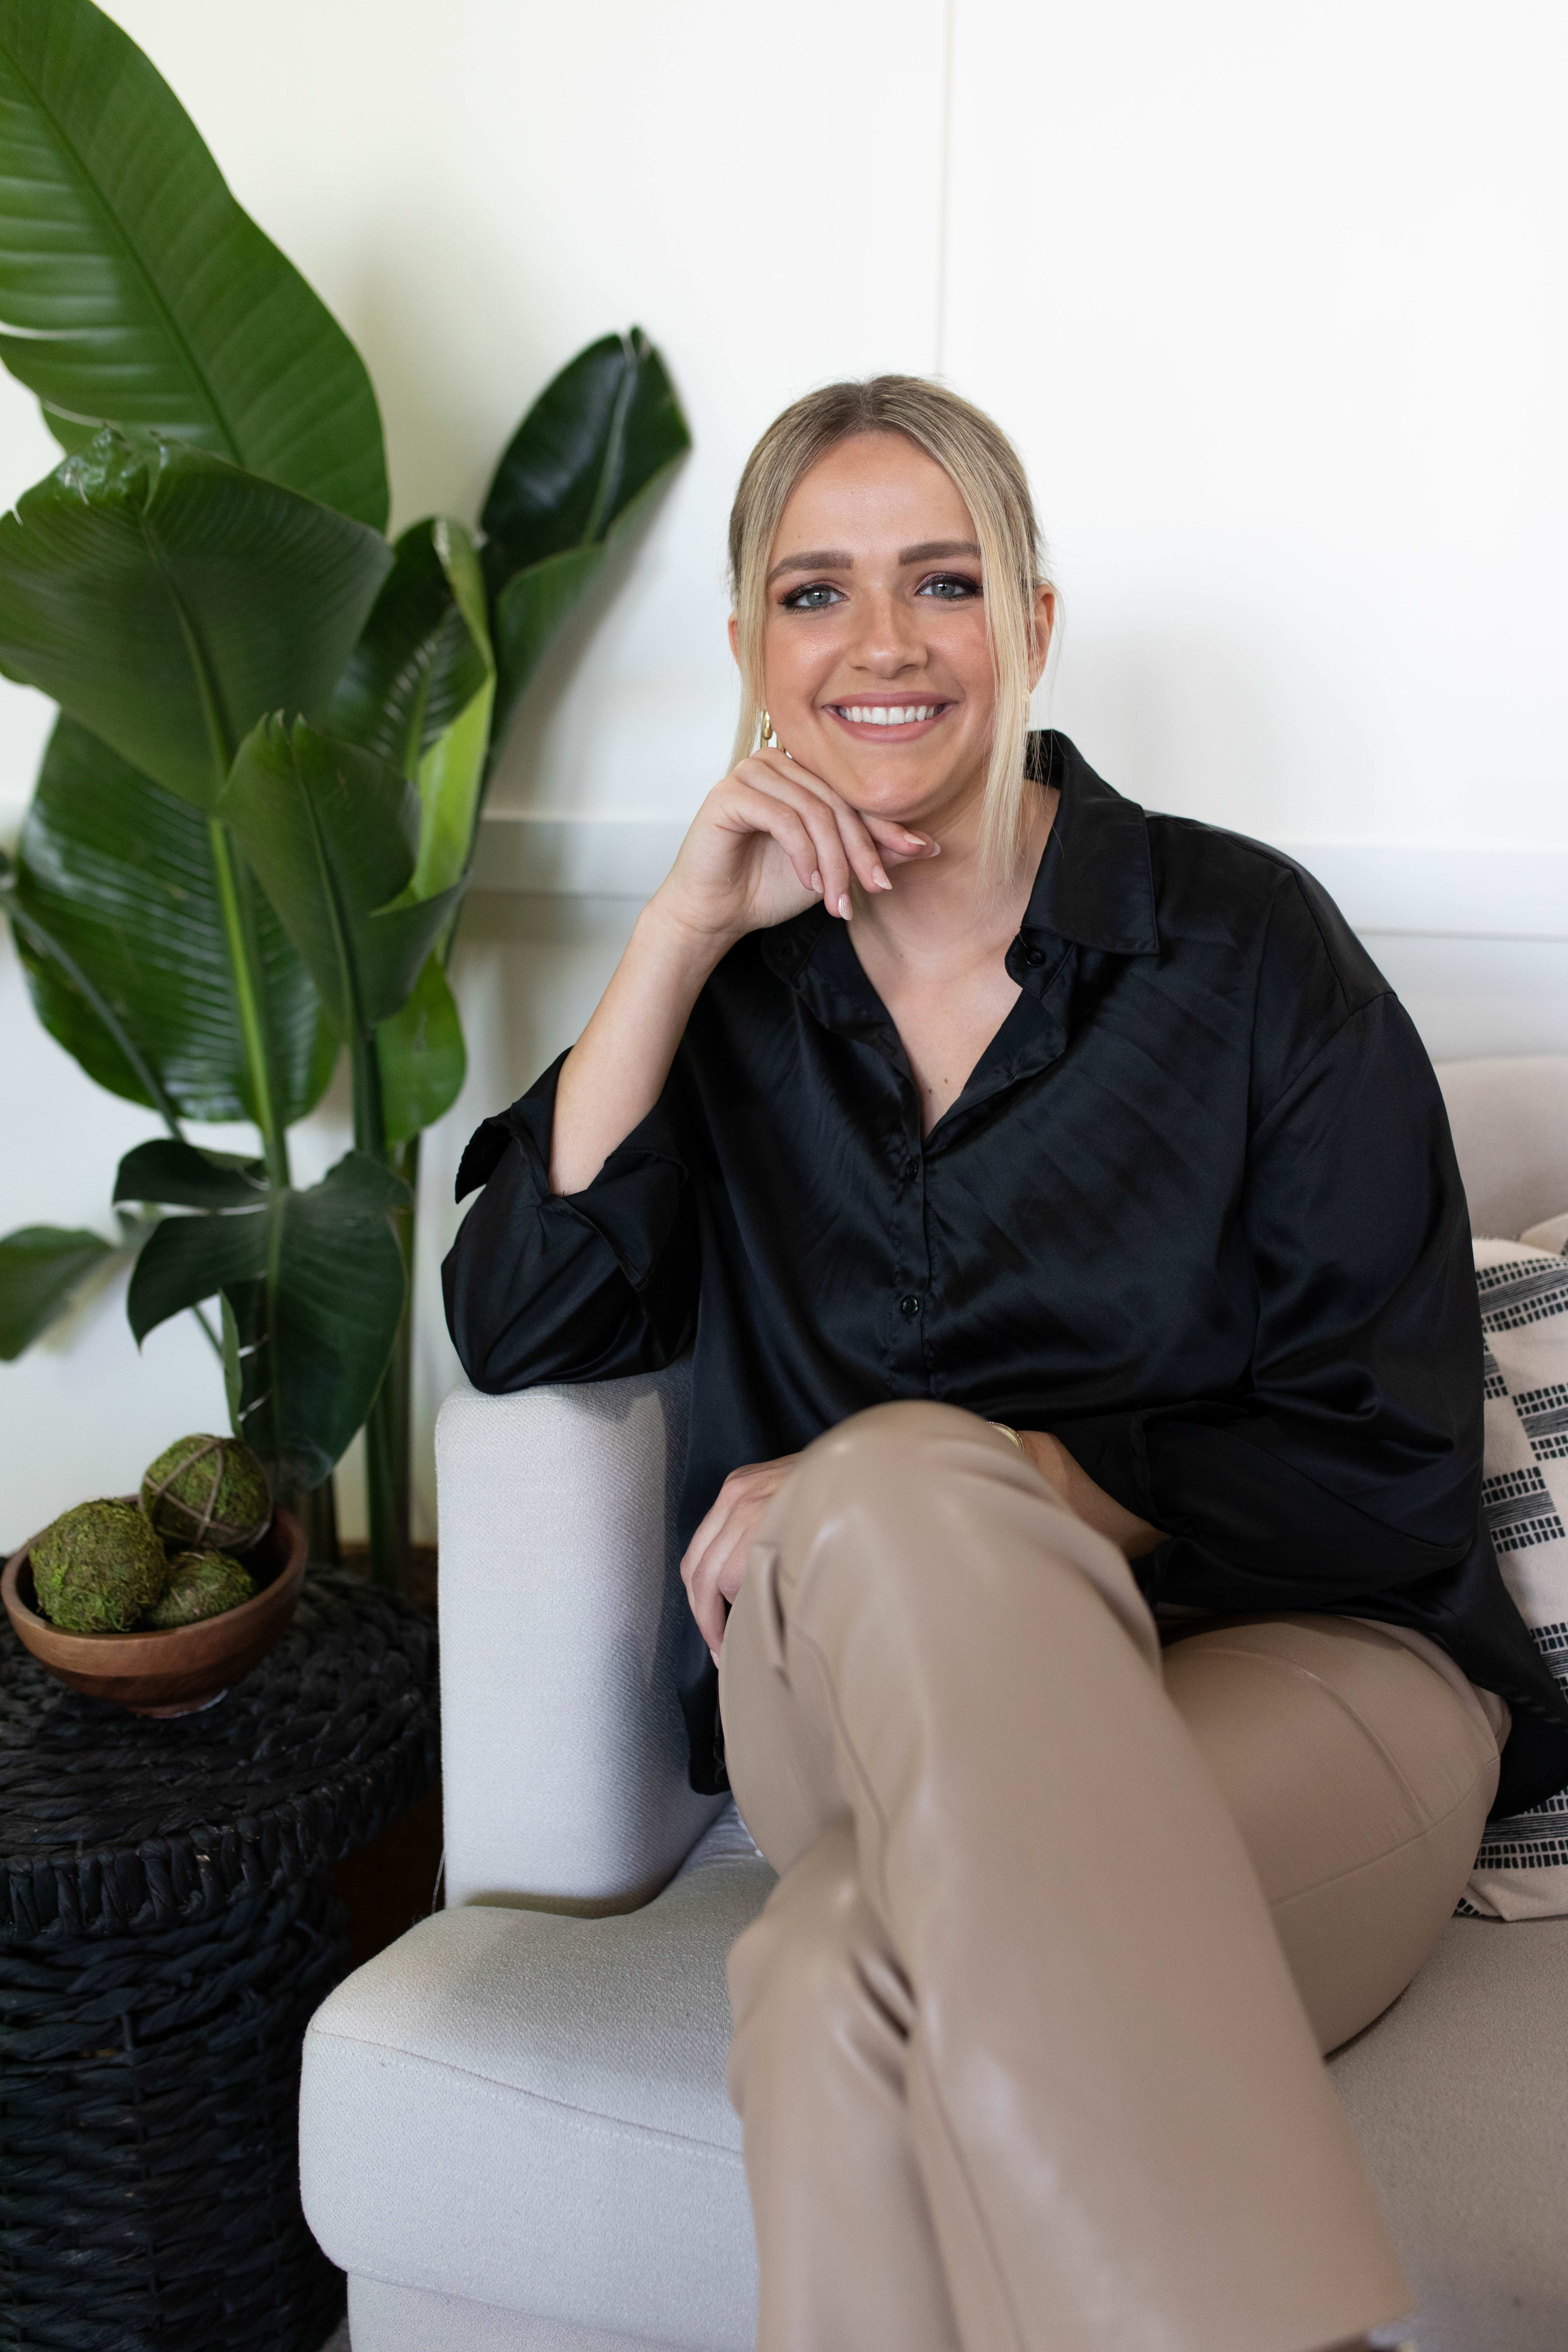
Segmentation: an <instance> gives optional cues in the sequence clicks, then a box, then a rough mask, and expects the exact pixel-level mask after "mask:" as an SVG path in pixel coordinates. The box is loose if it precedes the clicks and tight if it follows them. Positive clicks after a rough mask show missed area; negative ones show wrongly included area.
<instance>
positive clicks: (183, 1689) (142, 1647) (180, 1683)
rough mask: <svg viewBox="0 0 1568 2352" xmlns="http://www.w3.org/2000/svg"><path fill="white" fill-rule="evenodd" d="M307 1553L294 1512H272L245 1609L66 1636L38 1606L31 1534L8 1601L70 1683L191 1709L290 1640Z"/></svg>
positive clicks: (168, 1709) (5, 1591) (252, 1564)
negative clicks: (143, 1628) (153, 1627)
mask: <svg viewBox="0 0 1568 2352" xmlns="http://www.w3.org/2000/svg"><path fill="white" fill-rule="evenodd" d="M127 1499H128V1500H130V1501H132V1502H134V1500H135V1499H136V1498H135V1496H129V1497H127ZM305 1552H306V1543H305V1530H304V1528H302V1527H301V1526H300V1522H299V1520H298V1519H297V1518H296V1517H294V1514H293V1513H292V1511H285V1510H281V1509H279V1510H276V1511H274V1512H273V1514H272V1525H271V1526H270V1527H269V1528H268V1530H267V1533H266V1534H265V1535H264V1536H263V1537H262V1538H261V1539H260V1541H259V1542H258V1543H256V1544H253V1545H252V1546H251V1548H250V1549H249V1551H247V1553H246V1554H245V1560H244V1564H245V1566H246V1567H247V1569H248V1570H249V1571H250V1573H251V1575H252V1577H254V1578H255V1580H256V1581H257V1582H258V1584H259V1585H260V1587H261V1590H260V1591H258V1592H257V1593H255V1594H253V1595H252V1597H251V1598H250V1600H248V1601H241V1602H240V1604H239V1606H238V1607H237V1609H226V1610H224V1611H223V1612H221V1614H220V1615H218V1616H216V1617H204V1618H203V1619H202V1620H201V1622H199V1623H198V1624H195V1625H173V1626H171V1627H170V1628H169V1630H168V1632H167V1633H67V1632H66V1631H65V1630H64V1628H63V1627H61V1626H59V1625H51V1624H50V1622H49V1621H48V1619H47V1617H43V1616H40V1615H39V1613H38V1609H37V1598H38V1596H37V1592H36V1591H35V1590H34V1586H33V1561H32V1542H31V1541H29V1542H27V1543H25V1544H24V1545H23V1546H22V1549H21V1550H20V1551H15V1552H13V1553H12V1555H11V1557H10V1559H8V1560H7V1561H6V1563H5V1575H4V1576H3V1577H0V1598H4V1600H5V1613H6V1615H7V1616H8V1617H9V1618H10V1620H11V1622H12V1624H13V1625H14V1626H15V1627H16V1632H17V1633H18V1634H19V1635H20V1637H21V1639H22V1641H23V1642H24V1643H26V1647H27V1648H28V1649H29V1650H31V1652H32V1654H33V1655H34V1657H35V1658H37V1660H38V1662H39V1664H41V1665H45V1666H47V1668H48V1670H49V1672H50V1674H52V1675H58V1676H59V1679H60V1680H61V1682H62V1683H68V1684H69V1685H70V1686H71V1688H72V1690H79V1691H84V1692H85V1693H86V1694H87V1696H88V1697H89V1698H110V1699H113V1700H114V1701H115V1703H116V1705H117V1706H128V1707H129V1708H130V1709H131V1711H132V1714H133V1715H192V1714H194V1713H195V1710H196V1708H197V1707H199V1706H210V1705H211V1704H212V1702H213V1700H214V1699H215V1698H221V1697H222V1696H223V1694H224V1692H225V1691H226V1690H227V1689H229V1688H230V1687H231V1685H233V1684H235V1683H237V1682H238V1681H239V1680H240V1678H241V1676H242V1675H247V1674H248V1673H249V1672H250V1669H251V1668H252V1666H254V1665H258V1664H260V1662H261V1660H262V1659H263V1658H264V1657H265V1656H266V1655H267V1653H268V1650H271V1649H275V1648H276V1647H277V1645H278V1643H279V1642H280V1641H281V1640H282V1639H283V1636H284V1634H285V1633H287V1631H288V1629H289V1619H290V1618H291V1617H292V1616H293V1614H294V1603H295V1602H296V1601H298V1599H299V1597H300V1584H301V1583H302V1582H303V1580H304V1575H305Z"/></svg>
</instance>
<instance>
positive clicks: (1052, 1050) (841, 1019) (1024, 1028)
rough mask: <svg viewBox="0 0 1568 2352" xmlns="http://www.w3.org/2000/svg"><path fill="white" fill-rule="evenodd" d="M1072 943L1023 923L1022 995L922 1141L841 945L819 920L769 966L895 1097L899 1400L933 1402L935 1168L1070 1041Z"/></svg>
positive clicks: (1012, 959) (1018, 974)
mask: <svg viewBox="0 0 1568 2352" xmlns="http://www.w3.org/2000/svg"><path fill="white" fill-rule="evenodd" d="M1074 954H1075V950H1074V949H1073V947H1072V944H1071V942H1070V941H1068V940H1063V939H1060V938H1058V937H1057V936H1056V935H1055V934H1054V933H1052V932H1049V931H1045V930H1041V929H1039V928H1038V927H1037V926H1030V925H1028V924H1027V923H1026V925H1025V926H1024V927H1023V928H1022V929H1020V930H1019V932H1018V933H1017V934H1016V936H1015V938H1014V939H1013V940H1012V941H1011V942H1010V944H1009V946H1008V949H1007V952H1006V958H1005V964H1006V970H1007V973H1008V976H1009V978H1010V979H1011V980H1013V982H1015V983H1016V986H1017V988H1018V991H1019V995H1018V999H1017V1002H1016V1003H1015V1005H1014V1006H1013V1009H1012V1011H1011V1012H1010V1013H1008V1015H1007V1017H1006V1019H1005V1021H1004V1022H1003V1024H1002V1025H1001V1027H1000V1028H999V1029H998V1030H997V1032H996V1034H995V1035H994V1037H993V1038H992V1040H991V1042H990V1044H989V1045H987V1046H986V1048H985V1050H984V1053H983V1054H982V1055H981V1057H980V1060H979V1061H978V1063H977V1064H976V1065H975V1067H974V1069H973V1072H972V1073H971V1075H970V1077H969V1079H968V1081H967V1082H966V1084H965V1086H964V1087H963V1091H962V1092H961V1093H960V1094H959V1096H958V1097H957V1098H956V1100H955V1101H954V1102H952V1103H951V1104H950V1105H949V1107H948V1108H947V1109H946V1110H945V1111H944V1112H943V1113H942V1118H940V1119H939V1120H938V1121H937V1123H936V1125H935V1126H934V1127H933V1128H932V1129H931V1133H930V1134H929V1135H924V1136H922V1134H921V1100H920V1088H919V1086H918V1085H917V1083H916V1080H915V1076H914V1072H913V1071H912V1070H911V1068H910V1061H909V1056H908V1055H907V1054H906V1053H905V1051H904V1046H903V1041H902V1039H901V1038H900V1035H899V1033H898V1029H897V1027H896V1025H895V1024H894V1022H893V1019H892V1016H891V1014H890V1013H889V1012H888V1009H887V1007H886V1005H885V1004H883V1003H882V1001H881V999H880V997H879V995H878V994H877V992H876V990H875V989H874V988H873V987H872V985H871V982H870V981H869V979H868V977H867V974H866V971H865V969H864V967H863V965H862V964H861V962H860V960H859V957H858V955H857V954H856V952H855V950H854V947H853V945H852V943H851V941H850V940H849V939H848V938H847V935H846V934H845V933H844V932H843V931H842V930H841V929H837V928H836V927H835V926H834V925H833V924H832V922H831V919H829V918H828V917H827V916H826V914H823V913H822V912H821V911H820V910H816V920H815V922H813V921H812V919H811V918H810V917H807V918H805V919H803V921H802V923H801V925H800V927H799V928H798V929H796V930H795V936H794V937H792V938H791V939H790V940H787V941H785V940H779V941H777V942H776V943H775V944H774V947H773V953H772V955H771V956H770V959H769V960H770V961H771V962H772V963H773V968H774V970H775V971H777V972H778V973H779V975H780V977H781V978H783V979H785V980H787V981H788V982H789V983H790V985H791V986H792V987H793V988H794V989H795V992H796V994H797V995H798V996H799V997H800V999H801V1001H802V1003H804V1004H805V1007H806V1009H807V1010H808V1011H809V1012H810V1013H811V1014H812V1015H813V1017H814V1018H815V1019H816V1021H817V1022H819V1023H820V1024H821V1025H822V1027H823V1028H825V1029H826V1030H829V1031H830V1032H832V1033H833V1034H835V1035H837V1036H841V1037H844V1038H846V1039H847V1041H848V1042H850V1043H851V1044H852V1045H855V1046H858V1047H859V1048H860V1049H861V1050H863V1051H865V1050H868V1051H870V1052H872V1053H874V1054H875V1055H877V1056H878V1057H879V1060H880V1061H881V1062H882V1063H884V1064H885V1065H886V1066H888V1067H889V1069H890V1071H891V1073H892V1075H893V1076H894V1079H895V1081H896V1083H897V1086H898V1090H899V1106H900V1108H899V1117H898V1120H897V1124H896V1126H895V1125H892V1124H891V1122H889V1125H890V1126H891V1132H890V1133H889V1134H888V1135H887V1137H886V1140H885V1141H884V1143H883V1145H882V1147H881V1150H882V1153H883V1154H884V1155H885V1157H884V1165H885V1166H886V1167H887V1169H888V1181H889V1233H890V1235H891V1237H892V1244H893V1246H892V1251H891V1254H890V1255H891V1263H890V1265H889V1276H888V1285H889V1287H888V1296H889V1313H888V1317H887V1322H886V1326H885V1328H886V1331H887V1345H888V1354H889V1370H890V1371H891V1372H892V1374H893V1376H894V1379H895V1381H898V1382H899V1383H900V1385H901V1386H902V1387H903V1390H904V1392H905V1393H910V1394H917V1393H918V1394H925V1395H931V1394H934V1393H936V1392H937V1390H938V1387H939V1385H940V1374H941V1370H942V1336H941V1335H942V1301H941V1299H940V1297H938V1296H937V1291H936V1284H935V1277H934V1273H933V1268H932V1263H931V1234H930V1229H929V1223H928V1216H927V1210H928V1205H929V1197H930V1186H931V1170H932V1163H933V1162H940V1160H942V1157H943V1156H944V1154H945V1153H946V1152H948V1151H949V1150H952V1148H953V1146H954V1145H955V1144H956V1143H958V1142H959V1141H961V1140H962V1139H963V1135H964V1134H965V1133H966V1132H967V1131H968V1130H969V1129H971V1128H972V1127H973V1124H974V1121H975V1119H976V1118H977V1117H978V1116H979V1114H980V1112H981V1111H982V1110H983V1108H984V1107H985V1106H987V1105H988V1104H990V1103H992V1102H993V1101H994V1097H996V1096H997V1095H998V1094H1001V1093H1004V1092H1008V1091H1010V1090H1011V1089H1012V1088H1013V1087H1016V1086H1019V1085H1021V1084H1022V1083H1023V1082H1024V1081H1025V1080H1026V1078H1029V1077H1032V1076H1036V1075H1037V1073H1038V1072H1040V1071H1041V1070H1043V1069H1046V1068H1047V1067H1048V1066H1049V1065H1050V1064H1051V1063H1052V1062H1054V1061H1056V1060H1058V1058H1059V1056H1060V1055H1061V1053H1062V1051H1063V1049H1064V1048H1065V1046H1066V1044H1067V1039H1068V1010H1069V1007H1070V1003H1071V996H1072V974H1073V959H1074Z"/></svg>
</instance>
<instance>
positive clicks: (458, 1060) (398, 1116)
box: [375, 955, 468, 1143]
mask: <svg viewBox="0 0 1568 2352" xmlns="http://www.w3.org/2000/svg"><path fill="white" fill-rule="evenodd" d="M375 1051H376V1059H377V1061H378V1063H379V1064H380V1067H381V1099H382V1118H383V1121H384V1128H385V1133H386V1140H387V1142H388V1143H406V1142H407V1141H408V1139H409V1138H410V1136H414V1135H418V1134H420V1133H421V1132H422V1130H423V1129H426V1128H427V1127H433V1126H434V1125H435V1123H436V1121H437V1119H438V1118H440V1117H441V1115H442V1113H443V1112H444V1111H447V1110H450V1108H451V1107H452V1105H453V1104H454V1103H455V1102H456V1101H457V1099H458V1094H459V1092H460V1091H461V1088H462V1084H463V1080H464V1078H465V1077H466V1076H467V1075H468V1048H467V1047H466V1046H465V1045H464V1043H463V1024H462V1021H461V1019H460V1017H459V1015H458V1002H457V999H456V997H455V996H454V995H453V994H452V991H451V987H450V985H449V983H448V982H447V975H446V972H445V971H443V970H442V967H441V960H440V958H439V957H438V956H434V955H433V956H429V957H427V958H426V962H425V968H424V970H423V971H421V973H420V975H419V978H418V981H417V982H416V986H415V990H414V993H413V995H412V996H411V997H410V998H409V1000H408V1002H407V1003H406V1004H405V1006H404V1007H403V1010H402V1012H401V1013H394V1015H393V1017H392V1019H391V1020H390V1021H384V1022H383V1023H382V1024H381V1025H380V1027H379V1028H378V1029H377V1031H376V1033H375Z"/></svg>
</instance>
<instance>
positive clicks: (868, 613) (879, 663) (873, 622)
mask: <svg viewBox="0 0 1568 2352" xmlns="http://www.w3.org/2000/svg"><path fill="white" fill-rule="evenodd" d="M857 619H858V629H857V631H856V634H855V639H854V642H853V644H852V645H851V646H849V648H848V654H849V659H850V660H851V662H853V664H854V665H855V667H856V668H857V669H860V670H864V671H865V672H866V674H867V676H868V677H880V678H894V677H901V676H902V675H903V674H904V672H905V671H906V670H910V669H923V668H924V667H925V666H926V662H927V660H928V658H929V656H928V655H927V652H926V645H925V639H924V637H923V636H922V635H921V627H920V620H919V615H918V614H915V613H914V612H913V611H912V610H911V609H910V604H909V603H908V601H907V600H906V599H905V598H903V597H901V596H898V595H896V594H894V593H893V592H892V591H891V590H890V589H874V590H873V591H872V592H871V593H869V594H868V595H865V596H863V597H861V598H860V600H859V601H858V609H857Z"/></svg>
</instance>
